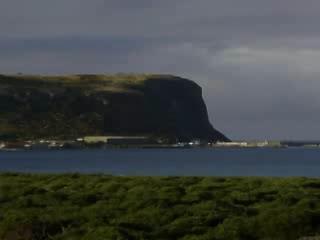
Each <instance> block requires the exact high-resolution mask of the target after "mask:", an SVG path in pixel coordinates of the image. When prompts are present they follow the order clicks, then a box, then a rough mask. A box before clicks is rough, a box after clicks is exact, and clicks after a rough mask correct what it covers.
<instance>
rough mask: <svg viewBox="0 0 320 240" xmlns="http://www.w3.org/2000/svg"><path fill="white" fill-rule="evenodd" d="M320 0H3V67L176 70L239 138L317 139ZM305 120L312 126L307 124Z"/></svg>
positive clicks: (47, 70) (32, 70)
mask: <svg viewBox="0 0 320 240" xmlns="http://www.w3.org/2000/svg"><path fill="white" fill-rule="evenodd" d="M319 11H320V2H319V1H318V0H305V1H301V0H269V1H265V0H240V1H239V0H224V1H219V0H202V1H201V2H199V1H195V0H179V1H169V0H163V1H154V0H149V1H147V0H137V1H129V0H92V1H84V0H63V1H62V0H56V1H51V2H44V1H40V0H29V1H20V0H2V1H1V3H0V52H1V55H0V72H2V73H16V72H25V73H42V74H45V73H48V74H58V73H85V72H86V73H95V72H97V73H106V72H111V73H112V72H156V73H172V74H177V75H181V76H185V77H189V78H192V79H194V80H195V81H196V82H198V83H199V84H200V85H201V86H202V87H203V92H204V97H205V99H206V101H207V105H208V110H209V113H210V118H211V120H212V122H213V123H214V125H215V126H216V127H217V128H218V129H221V130H222V131H223V132H225V133H226V134H227V135H228V136H230V137H232V138H277V139H281V138H297V139H302V138H310V139H316V138H318V134H317V133H319V131H318V130H319V128H318V127H317V126H318V122H319V120H320V111H319V107H320V97H319V96H318V92H317V90H318V89H319V87H320V85H319V81H320V66H319V62H320V41H319V40H320V30H319V28H318V23H319V20H320V16H319ZM302 126H304V127H302Z"/></svg>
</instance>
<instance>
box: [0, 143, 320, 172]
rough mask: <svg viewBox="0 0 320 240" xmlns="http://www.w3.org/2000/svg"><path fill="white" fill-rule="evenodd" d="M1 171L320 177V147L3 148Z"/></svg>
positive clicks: (0, 160)
mask: <svg viewBox="0 0 320 240" xmlns="http://www.w3.org/2000/svg"><path fill="white" fill-rule="evenodd" d="M0 171H1V172H7V171H14V172H27V173H29V172H32V173H35V172H36V173H62V172H63V173H65V172H81V173H106V174H112V175H145V176H146V175H147V176H168V175H178V176H195V175H197V176H309V177H310V176H312V177H319V176H320V149H303V148H291V149H112V150H110V149H109V150H60V151H17V152H0Z"/></svg>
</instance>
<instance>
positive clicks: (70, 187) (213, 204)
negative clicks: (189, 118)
mask: <svg viewBox="0 0 320 240" xmlns="http://www.w3.org/2000/svg"><path fill="white" fill-rule="evenodd" d="M319 233H320V180H319V179H306V178H290V179H279V178H274V179H273V178H225V177H219V178H215V177H111V176H105V175H77V174H68V175H20V174H2V175H0V239H4V240H9V239H10V240H15V239H17V240H18V239H26V240H31V239H33V240H40V239H41V240H45V239H55V240H58V239H59V240H62V239H68V240H72V239H74V240H75V239H77V240H78V239H86V240H91V239H92V240H93V239H94V240H102V239H110V240H113V239H114V240H122V239H123V240H124V239H133V240H134V239H150V240H157V239H163V240H176V239H181V240H214V239H217V240H223V239H225V240H233V239H244V240H250V239H288V240H292V239H298V238H300V237H303V236H316V235H319ZM19 237H20V238H19Z"/></svg>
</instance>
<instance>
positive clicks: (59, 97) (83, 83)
mask: <svg viewBox="0 0 320 240" xmlns="http://www.w3.org/2000/svg"><path fill="white" fill-rule="evenodd" d="M106 134H109V135H110V134H112V135H151V136H157V137H164V138H167V139H176V138H178V139H181V140H190V139H193V138H200V139H206V140H212V141H217V140H227V138H226V137H225V136H224V135H223V134H221V133H220V132H218V131H216V130H215V129H214V128H213V127H212V126H211V124H210V123H209V120H208V114H207V109H206V106H205V103H204V101H203V99H202V91H201V88H200V87H199V86H198V85H197V84H196V83H194V82H192V81H190V80H187V79H183V78H179V77H175V76H170V75H124V74H118V75H110V76H108V75H70V76H23V75H21V76H8V75H0V137H1V138H20V139H26V138H28V139H30V138H44V137H45V138H74V137H80V136H84V135H106Z"/></svg>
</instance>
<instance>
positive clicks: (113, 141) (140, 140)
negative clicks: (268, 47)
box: [83, 136, 154, 145]
mask: <svg viewBox="0 0 320 240" xmlns="http://www.w3.org/2000/svg"><path fill="white" fill-rule="evenodd" d="M83 140H84V142H85V143H87V144H98V143H103V144H110V145H143V144H152V143H154V142H153V141H152V140H151V139H150V138H149V137H145V136H86V137H84V139H83Z"/></svg>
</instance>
